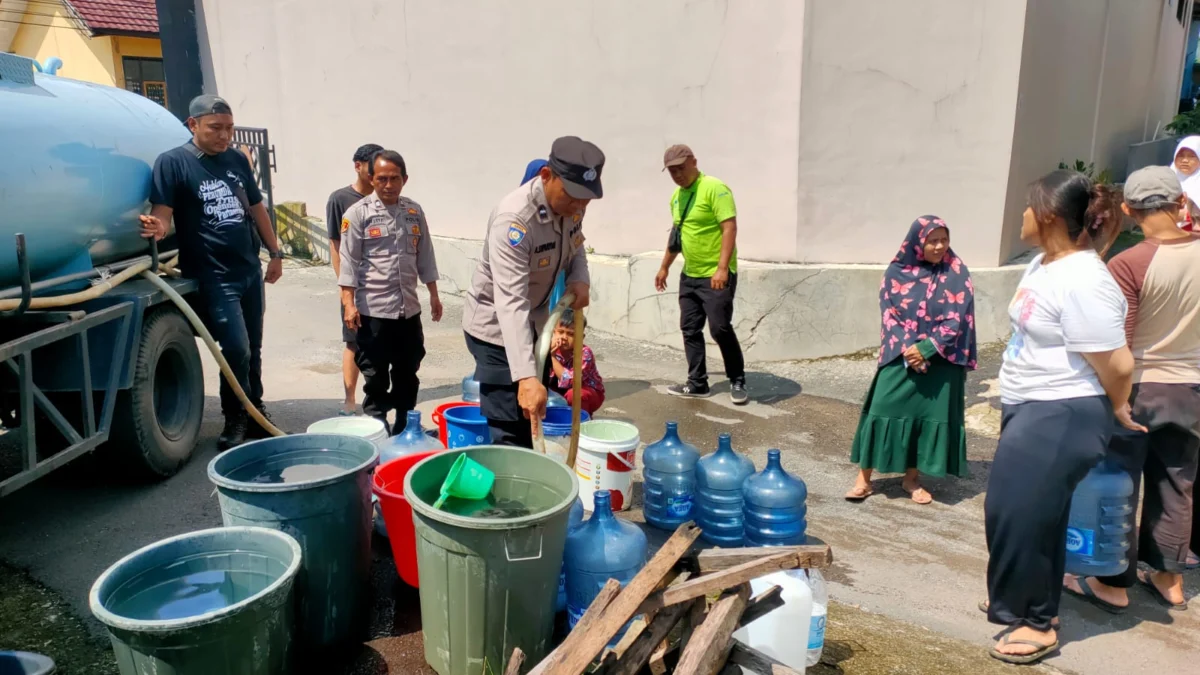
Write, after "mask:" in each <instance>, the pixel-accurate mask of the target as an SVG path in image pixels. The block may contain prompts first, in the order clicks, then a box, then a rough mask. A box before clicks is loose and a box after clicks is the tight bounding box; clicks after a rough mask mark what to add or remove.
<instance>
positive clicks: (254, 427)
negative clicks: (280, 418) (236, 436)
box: [246, 406, 275, 440]
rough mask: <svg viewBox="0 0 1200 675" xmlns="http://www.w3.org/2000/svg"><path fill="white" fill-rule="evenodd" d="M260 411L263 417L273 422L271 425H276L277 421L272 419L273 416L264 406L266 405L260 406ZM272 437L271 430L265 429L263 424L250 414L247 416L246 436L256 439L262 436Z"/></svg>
mask: <svg viewBox="0 0 1200 675" xmlns="http://www.w3.org/2000/svg"><path fill="white" fill-rule="evenodd" d="M258 413H259V414H260V415H262V416H263V417H265V418H266V420H267V421H268V422H271V425H272V426H274V425H275V423H274V422H272V421H271V416H270V415H268V414H267V409H266V408H264V407H262V406H259V408H258ZM271 437H272V434H271V432H269V431H267V430H266V429H264V428H263V427H262V425H260V424H259V423H258V422H255V421H254V419H253V418H250V417H249V416H247V419H246V438H251V439H254V440H258V439H260V438H271Z"/></svg>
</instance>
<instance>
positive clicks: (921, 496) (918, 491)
mask: <svg viewBox="0 0 1200 675" xmlns="http://www.w3.org/2000/svg"><path fill="white" fill-rule="evenodd" d="M900 487H902V488H904V491H905V492H907V493H908V494H909V496H911V497H912V500H913V501H914V502H916V503H917V504H921V505H922V506H924V505H925V504H932V503H933V495H931V494H929V491H928V490H926V489H925V488H923V487H921V486H920V485H918V486H917V487H915V488H912V489H911V490H910V489H909V488H908V487H906V486H904V485H903V484H902V485H901V486H900Z"/></svg>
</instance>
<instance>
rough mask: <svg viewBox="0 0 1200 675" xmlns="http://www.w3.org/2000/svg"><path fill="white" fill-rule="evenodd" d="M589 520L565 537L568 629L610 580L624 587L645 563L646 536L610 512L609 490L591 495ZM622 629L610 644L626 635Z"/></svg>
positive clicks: (581, 616) (577, 621)
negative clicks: (591, 506)
mask: <svg viewBox="0 0 1200 675" xmlns="http://www.w3.org/2000/svg"><path fill="white" fill-rule="evenodd" d="M592 502H593V508H594V510H593V511H592V517H591V518H589V519H587V520H585V521H583V524H581V525H580V526H579V527H577V528H575V530H574V531H573V532H570V533H568V534H567V548H566V555H565V562H566V567H567V620H568V623H569V625H570V627H571V628H574V627H575V624H577V623H579V620H580V619H581V618H583V613H584V612H585V611H587V608H588V605H590V604H592V600H595V599H596V596H597V595H598V594H599V593H600V589H602V588H604V584H605V582H607V581H608V580H609V579H616V580H617V581H619V582H621V585H622V586H624V585H625V584H628V583H629V582H630V581H631V580H632V579H633V577H634V576H635V575H637V573H638V572H639V571H640V570H641V569H642V567H643V566H645V564H646V534H645V533H644V532H642V530H641V528H639V527H638V526H637V525H634V524H632V523H627V522H625V521H623V520H618V519H617V518H616V516H614V515H613V512H612V501H611V499H610V497H609V491H608V490H598V491H596V492H595V493H594V494H593V495H592ZM626 628H628V625H626V626H625V628H622V629H621V630H620V632H618V633H617V635H615V636H613V639H612V642H610V644H616V643H617V642H618V641H619V640H620V638H621V636H622V635H624V633H625V629H626Z"/></svg>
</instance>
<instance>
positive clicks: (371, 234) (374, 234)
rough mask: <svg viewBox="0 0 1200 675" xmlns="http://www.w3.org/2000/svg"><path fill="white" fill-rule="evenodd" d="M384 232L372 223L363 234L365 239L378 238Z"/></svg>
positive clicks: (380, 227)
mask: <svg viewBox="0 0 1200 675" xmlns="http://www.w3.org/2000/svg"><path fill="white" fill-rule="evenodd" d="M384 234H385V232H384V229H383V227H382V226H380V225H372V226H371V227H368V228H367V233H366V235H364V236H365V237H366V238H367V239H378V238H380V237H382V236H383V235H384Z"/></svg>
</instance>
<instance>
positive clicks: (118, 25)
mask: <svg viewBox="0 0 1200 675" xmlns="http://www.w3.org/2000/svg"><path fill="white" fill-rule="evenodd" d="M67 4H69V5H70V6H71V7H74V8H75V11H76V13H78V14H79V17H80V18H81V19H83V21H84V23H86V24H87V25H88V28H90V29H92V30H93V31H95V32H97V33H111V32H120V33H145V34H148V35H158V10H157V9H156V8H155V6H154V0H68V1H67Z"/></svg>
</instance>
